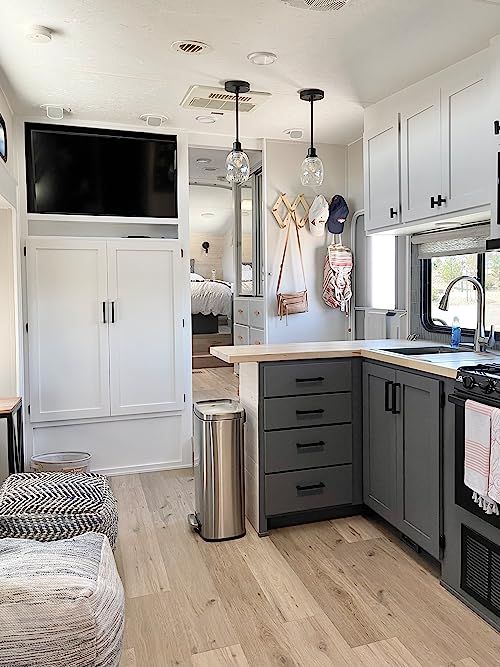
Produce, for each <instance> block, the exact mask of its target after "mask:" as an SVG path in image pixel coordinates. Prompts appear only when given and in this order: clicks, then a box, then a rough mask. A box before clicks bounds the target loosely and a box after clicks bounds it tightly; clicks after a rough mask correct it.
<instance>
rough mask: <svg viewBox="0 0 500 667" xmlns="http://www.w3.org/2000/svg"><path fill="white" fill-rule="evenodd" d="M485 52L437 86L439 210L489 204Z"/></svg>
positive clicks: (451, 73) (456, 68)
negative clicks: (440, 157)
mask: <svg viewBox="0 0 500 667" xmlns="http://www.w3.org/2000/svg"><path fill="white" fill-rule="evenodd" d="M486 72H487V54H486V53H479V54H477V55H476V56H473V57H472V58H469V60H467V61H466V62H464V63H460V66H456V67H453V68H451V69H450V70H448V71H447V72H446V73H445V74H444V75H443V82H442V86H441V118H442V131H441V136H442V155H443V189H444V196H445V198H446V203H445V204H443V206H442V207H441V208H440V209H439V211H440V212H443V213H446V212H456V211H463V210H466V209H469V208H474V207H475V206H487V205H489V204H490V200H491V195H490V192H489V185H490V182H491V180H490V171H491V162H490V159H489V156H490V150H491V149H490V143H491V141H490V136H491V127H492V124H491V122H490V121H489V114H488V99H489V98H488V86H487V81H486Z"/></svg>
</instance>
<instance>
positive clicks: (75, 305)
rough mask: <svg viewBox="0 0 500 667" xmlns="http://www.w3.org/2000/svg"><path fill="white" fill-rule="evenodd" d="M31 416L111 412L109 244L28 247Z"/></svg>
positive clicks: (32, 243) (43, 242) (59, 241)
mask: <svg viewBox="0 0 500 667" xmlns="http://www.w3.org/2000/svg"><path fill="white" fill-rule="evenodd" d="M27 272H28V273H27V292H28V326H29V383H30V405H31V420H32V421H33V422H43V421H52V420H66V419H81V418H84V417H102V416H109V409H110V408H109V378H108V374H109V359H108V325H107V323H106V315H107V312H106V302H107V298H108V296H107V276H106V242H105V241H98V240H91V239H65V238H30V239H29V240H28V245H27Z"/></svg>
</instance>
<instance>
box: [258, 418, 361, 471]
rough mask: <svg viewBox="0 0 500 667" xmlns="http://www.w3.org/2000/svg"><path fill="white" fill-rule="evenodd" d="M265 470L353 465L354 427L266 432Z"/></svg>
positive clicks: (346, 425) (323, 427)
mask: <svg viewBox="0 0 500 667" xmlns="http://www.w3.org/2000/svg"><path fill="white" fill-rule="evenodd" d="M264 451H265V471H266V472H282V471H284V470H302V469H303V468H321V467H325V466H334V465H340V464H342V463H351V462H352V426H351V424H339V425H338V426H318V427H313V428H301V429H298V430H297V429H291V430H286V431H270V432H267V433H264Z"/></svg>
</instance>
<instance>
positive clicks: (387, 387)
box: [385, 380, 394, 412]
mask: <svg viewBox="0 0 500 667" xmlns="http://www.w3.org/2000/svg"><path fill="white" fill-rule="evenodd" d="M393 385H394V382H391V381H390V380H386V381H385V411H386V412H392V406H393V404H394V401H392V402H391V404H389V399H390V397H391V387H392V386H393Z"/></svg>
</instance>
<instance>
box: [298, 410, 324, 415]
mask: <svg viewBox="0 0 500 667" xmlns="http://www.w3.org/2000/svg"><path fill="white" fill-rule="evenodd" d="M323 412H324V410H323V408H320V409H319V410H295V414H296V415H297V416H298V415H322V414H323Z"/></svg>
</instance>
